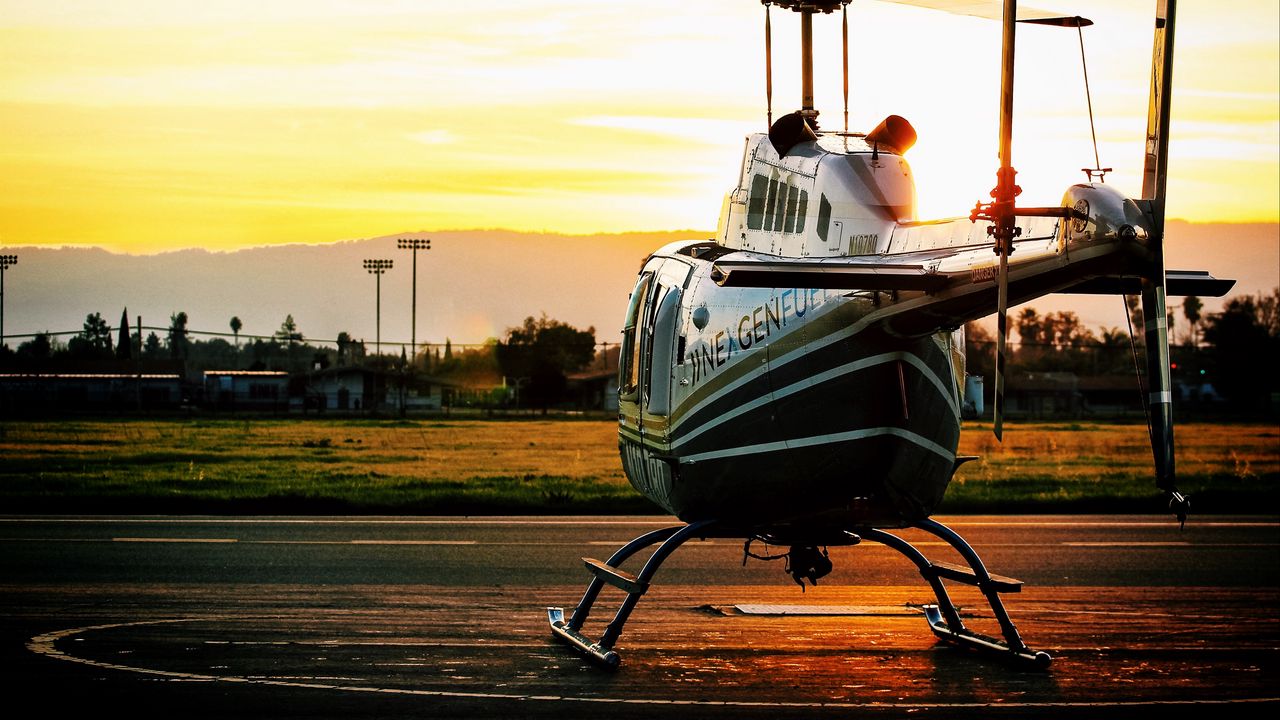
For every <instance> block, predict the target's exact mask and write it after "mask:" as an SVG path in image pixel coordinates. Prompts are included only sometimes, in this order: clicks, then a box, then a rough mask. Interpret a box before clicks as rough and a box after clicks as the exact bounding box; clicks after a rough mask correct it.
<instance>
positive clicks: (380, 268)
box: [364, 259, 393, 355]
mask: <svg viewBox="0 0 1280 720" xmlns="http://www.w3.org/2000/svg"><path fill="white" fill-rule="evenodd" d="M392 262H393V261H391V260H369V259H366V260H365V261H364V269H365V270H368V271H369V274H370V275H373V276H375V277H376V278H377V319H376V321H375V322H376V323H377V324H376V326H375V327H376V332H377V335H376V340H375V341H374V354H375V355H381V354H382V273H384V272H386V271H388V270H390V269H391V265H392Z"/></svg>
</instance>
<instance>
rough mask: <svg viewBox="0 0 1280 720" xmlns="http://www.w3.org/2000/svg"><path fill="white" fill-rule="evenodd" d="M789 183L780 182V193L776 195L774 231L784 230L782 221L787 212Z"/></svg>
mask: <svg viewBox="0 0 1280 720" xmlns="http://www.w3.org/2000/svg"><path fill="white" fill-rule="evenodd" d="M787 187H788V186H787V184H786V183H785V182H780V183H778V194H777V195H776V196H775V197H774V199H773V200H774V211H773V231H774V232H782V221H783V219H784V218H785V217H786V214H787Z"/></svg>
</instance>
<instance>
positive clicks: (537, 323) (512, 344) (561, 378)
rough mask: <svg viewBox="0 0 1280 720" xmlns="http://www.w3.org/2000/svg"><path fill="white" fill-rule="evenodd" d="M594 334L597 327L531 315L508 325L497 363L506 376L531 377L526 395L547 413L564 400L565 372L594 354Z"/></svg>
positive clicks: (586, 362) (498, 351)
mask: <svg viewBox="0 0 1280 720" xmlns="http://www.w3.org/2000/svg"><path fill="white" fill-rule="evenodd" d="M595 334H596V329H595V328H594V327H592V328H587V329H586V330H578V329H577V328H574V327H572V326H570V325H567V324H565V323H562V322H559V321H558V320H551V319H549V318H548V317H547V316H546V315H543V316H542V318H541V319H538V320H535V319H533V318H532V317H529V318H526V319H525V321H524V325H522V326H520V327H516V328H509V329H508V330H507V339H506V342H501V343H498V345H497V348H496V349H497V356H498V365H499V367H500V368H501V369H502V374H503V375H505V376H507V377H512V378H528V384H527V385H525V386H524V387H525V390H524V397H525V399H526V400H527V401H528V402H529V403H530V404H532V405H535V406H537V407H541V408H542V409H543V411H544V412H545V411H546V409H547V407H548V406H549V405H552V404H554V403H558V402H561V401H562V400H563V399H564V391H565V387H566V385H567V381H566V379H565V375H566V374H567V373H571V372H574V371H575V370H580V369H582V368H584V367H586V366H587V365H588V364H589V363H590V362H591V359H592V358H593V357H595V345H596V338H595ZM447 347H448V346H447V345H446V348H447Z"/></svg>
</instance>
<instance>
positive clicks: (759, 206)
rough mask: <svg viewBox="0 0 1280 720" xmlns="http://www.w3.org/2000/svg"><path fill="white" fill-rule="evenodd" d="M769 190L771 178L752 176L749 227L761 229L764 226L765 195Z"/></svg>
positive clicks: (748, 202) (748, 204)
mask: <svg viewBox="0 0 1280 720" xmlns="http://www.w3.org/2000/svg"><path fill="white" fill-rule="evenodd" d="M768 192H769V178H767V177H765V176H763V175H756V176H754V177H752V178H751V196H750V198H749V199H748V200H747V227H748V228H750V229H752V230H759V229H760V228H761V227H763V226H764V202H765V195H766V194H767V193H768Z"/></svg>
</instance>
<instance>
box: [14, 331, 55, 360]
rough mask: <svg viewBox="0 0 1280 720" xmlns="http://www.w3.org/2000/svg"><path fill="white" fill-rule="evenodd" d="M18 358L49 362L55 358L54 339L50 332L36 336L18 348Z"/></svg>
mask: <svg viewBox="0 0 1280 720" xmlns="http://www.w3.org/2000/svg"><path fill="white" fill-rule="evenodd" d="M18 357H22V358H31V359H32V360H48V359H49V358H51V357H53V339H52V338H51V336H50V335H49V333H48V332H42V333H40V334H39V335H36V336H35V337H33V338H31V339H30V340H28V341H26V342H24V343H22V344H21V345H19V346H18Z"/></svg>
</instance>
